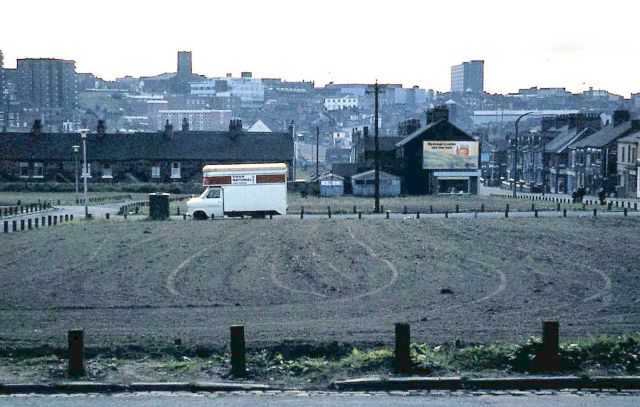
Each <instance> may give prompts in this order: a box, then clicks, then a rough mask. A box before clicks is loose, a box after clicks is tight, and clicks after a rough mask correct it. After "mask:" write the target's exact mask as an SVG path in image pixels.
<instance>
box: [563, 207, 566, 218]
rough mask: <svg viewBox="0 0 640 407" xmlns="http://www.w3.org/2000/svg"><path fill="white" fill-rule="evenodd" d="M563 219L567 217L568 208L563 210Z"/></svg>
mask: <svg viewBox="0 0 640 407" xmlns="http://www.w3.org/2000/svg"><path fill="white" fill-rule="evenodd" d="M562 217H563V218H566V217H567V208H562Z"/></svg>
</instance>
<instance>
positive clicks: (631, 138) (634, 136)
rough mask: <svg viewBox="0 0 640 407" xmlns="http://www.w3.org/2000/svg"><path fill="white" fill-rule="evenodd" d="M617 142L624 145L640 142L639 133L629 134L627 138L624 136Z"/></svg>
mask: <svg viewBox="0 0 640 407" xmlns="http://www.w3.org/2000/svg"><path fill="white" fill-rule="evenodd" d="M618 141H622V142H625V143H637V142H638V141H640V131H637V132H635V133H631V134H629V135H628V136H624V137H622V138H621V139H620V140H618Z"/></svg>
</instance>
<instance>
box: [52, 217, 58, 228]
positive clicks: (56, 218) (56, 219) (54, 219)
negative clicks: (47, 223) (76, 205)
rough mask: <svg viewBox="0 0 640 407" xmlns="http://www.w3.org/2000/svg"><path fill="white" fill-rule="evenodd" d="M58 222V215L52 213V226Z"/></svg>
mask: <svg viewBox="0 0 640 407" xmlns="http://www.w3.org/2000/svg"><path fill="white" fill-rule="evenodd" d="M57 224H58V217H57V216H56V215H53V226H55V225H57Z"/></svg>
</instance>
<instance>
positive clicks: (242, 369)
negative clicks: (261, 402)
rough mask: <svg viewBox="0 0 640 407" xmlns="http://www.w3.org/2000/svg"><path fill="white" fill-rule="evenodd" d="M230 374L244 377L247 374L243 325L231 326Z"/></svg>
mask: <svg viewBox="0 0 640 407" xmlns="http://www.w3.org/2000/svg"><path fill="white" fill-rule="evenodd" d="M230 331H231V374H232V375H233V376H235V377H244V376H245V375H246V374H247V356H246V347H245V342H244V325H232V326H231V329H230Z"/></svg>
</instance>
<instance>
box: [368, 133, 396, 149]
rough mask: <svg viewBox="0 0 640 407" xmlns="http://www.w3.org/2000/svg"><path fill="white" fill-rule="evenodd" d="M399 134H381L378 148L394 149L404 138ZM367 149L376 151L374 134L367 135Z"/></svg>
mask: <svg viewBox="0 0 640 407" xmlns="http://www.w3.org/2000/svg"><path fill="white" fill-rule="evenodd" d="M402 139H403V137H399V136H380V137H378V148H379V149H380V151H393V150H395V149H396V143H398V141H400V140H402ZM365 149H366V151H375V149H376V146H375V139H374V137H373V136H371V135H370V136H367V138H366V143H365Z"/></svg>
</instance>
